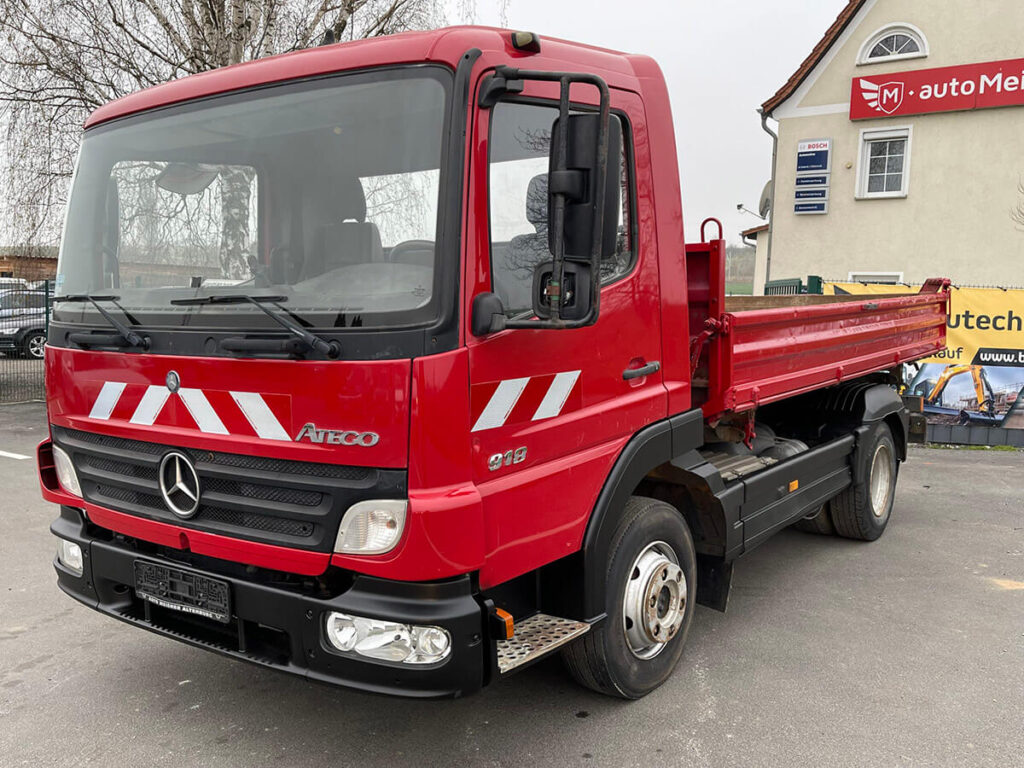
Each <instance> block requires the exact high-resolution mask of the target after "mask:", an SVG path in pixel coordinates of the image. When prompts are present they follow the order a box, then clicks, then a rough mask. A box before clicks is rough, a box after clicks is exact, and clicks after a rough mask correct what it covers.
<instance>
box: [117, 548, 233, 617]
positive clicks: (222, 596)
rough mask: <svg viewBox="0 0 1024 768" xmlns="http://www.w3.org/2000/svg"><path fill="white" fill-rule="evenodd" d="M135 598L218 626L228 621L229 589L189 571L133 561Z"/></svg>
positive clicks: (200, 574) (227, 586)
mask: <svg viewBox="0 0 1024 768" xmlns="http://www.w3.org/2000/svg"><path fill="white" fill-rule="evenodd" d="M135 594H136V595H137V596H138V597H139V599H141V600H145V601H146V602H149V603H152V604H153V605H158V606H160V607H161V608H168V609H170V610H172V611H178V612H180V613H187V614H191V615H193V616H201V617H203V618H207V619H213V620H214V621H217V622H220V623H221V624H228V623H230V621H231V585H230V584H229V583H228V582H227V581H225V580H224V579H218V578H215V577H213V576H207V575H206V574H205V573H201V572H199V571H194V570H192V569H190V568H182V567H180V566H177V565H165V564H163V563H155V562H153V561H152V560H136V561H135Z"/></svg>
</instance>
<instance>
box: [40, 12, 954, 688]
mask: <svg viewBox="0 0 1024 768" xmlns="http://www.w3.org/2000/svg"><path fill="white" fill-rule="evenodd" d="M701 241H702V242H699V243H694V244H691V245H690V246H689V247H688V246H687V245H686V244H685V242H684V239H683V221H682V210H681V204H680V193H679V176H678V167H677V163H676V148H675V142H674V132H673V124H672V117H671V112H670V108H669V101H668V94H667V91H666V88H665V83H664V80H663V78H662V75H661V72H660V71H659V69H658V67H657V65H656V64H655V63H654V61H653V60H651V59H650V58H647V57H644V56H634V55H626V54H621V53H617V52H613V51H607V50H602V49H597V48H593V47H589V46H585V45H579V44H575V43H569V42H563V41H557V40H548V39H544V40H540V39H538V38H537V37H536V36H533V35H528V34H522V33H511V32H508V31H504V30H496V29H483V28H454V29H446V30H438V31H432V32H422V33H410V34H404V35H397V36H394V37H387V38H376V39H373V40H366V41H359V42H353V43H345V44H337V45H328V46H323V47H319V48H315V49H310V50H305V51H299V52H295V53H291V54H287V55H284V56H277V57H273V58H270V59H266V60H262V61H257V62H253V63H249V64H243V65H240V66H235V67H228V68H226V69H222V70H216V71H212V72H208V73H204V74H201V75H196V76H192V77H187V78H184V79H182V80H178V81H175V82H171V83H167V84H165V85H161V86H158V87H155V88H151V89H148V90H146V91H142V92H140V93H136V94H133V95H131V96H128V97H126V98H123V99H120V100H118V101H116V102H113V103H112V104H109V105H107V106H104V107H102V108H100V109H98V110H97V111H96V112H95V113H94V114H93V115H92V116H91V117H90V119H89V121H88V123H87V125H86V130H85V136H84V140H83V145H82V152H81V156H80V160H79V164H78V168H77V170H76V174H75V179H74V182H73V189H72V194H71V198H70V203H69V208H68V215H67V223H66V228H65V234H64V239H63V243H62V248H61V255H60V265H59V269H58V277H57V301H56V308H55V311H54V316H53V321H52V323H51V325H50V332H49V345H48V347H47V351H46V380H47V411H48V417H49V421H50V430H51V436H50V439H48V440H47V441H44V442H43V443H42V444H41V445H40V447H39V470H40V479H41V485H42V491H43V495H44V497H45V498H46V499H48V500H50V501H52V502H54V503H57V504H59V505H60V516H59V518H58V519H57V520H56V521H55V522H54V524H53V526H52V530H53V532H54V533H55V534H56V536H57V537H58V539H59V549H58V556H57V559H56V561H55V567H56V570H57V574H58V581H59V584H60V587H61V588H62V589H63V590H64V591H65V592H67V593H68V594H69V595H71V596H72V597H74V598H75V599H77V600H79V601H81V602H83V603H85V604H87V605H89V606H90V607H92V608H95V609H97V610H99V611H101V612H104V613H106V614H108V615H110V616H113V617H114V618H117V619H120V620H122V621H125V622H128V623H130V624H134V625H136V626H139V627H142V628H145V629H148V630H150V631H153V632H157V633H160V634H163V635H165V636H168V637H173V638H175V639H178V640H182V641H184V642H187V643H190V644H192V645H196V646H199V647H204V648H207V649H210V650H214V651H217V652H219V653H223V654H226V655H229V656H233V657H236V658H241V659H246V660H249V661H253V662H256V663H260V664H263V665H267V666H270V667H273V668H277V669H281V670H284V671H288V672H292V673H295V674H300V675H304V676H307V677H309V678H312V679H316V680H320V681H325V682H330V683H336V684H342V685H348V686H352V687H357V688H361V689H365V690H373V691H380V692H388V693H396V694H401V695H409V696H450V695H460V694H466V693H471V692H473V691H475V690H478V689H479V688H481V687H482V686H483V685H486V684H488V683H489V682H492V681H494V680H496V679H498V678H499V677H500V676H501V675H502V674H507V673H509V672H511V671H513V670H514V669H517V668H520V667H521V666H523V665H524V664H526V663H529V662H531V661H533V660H534V659H536V658H540V657H541V656H543V655H546V654H547V653H550V652H553V651H555V650H557V649H559V648H562V649H563V650H564V651H565V654H566V658H567V662H568V666H569V668H570V671H572V672H573V674H574V675H575V676H576V677H577V679H579V680H580V681H581V682H583V683H584V684H587V685H590V686H591V687H593V688H595V689H597V690H601V691H603V692H606V693H611V694H613V695H619V696H624V697H629V698H633V697H638V696H642V695H644V694H645V693H647V692H648V691H650V690H653V688H655V687H657V685H659V684H660V683H661V682H663V681H664V680H665V679H666V678H667V676H668V674H669V673H670V672H671V671H672V669H673V668H674V666H675V665H676V663H677V662H678V659H679V658H680V655H681V653H682V649H683V645H684V643H685V635H686V630H687V628H688V626H689V623H690V621H691V619H692V616H693V610H694V606H695V604H696V603H697V602H698V601H699V602H703V603H706V604H709V605H713V606H715V607H718V608H720V609H723V610H724V608H725V602H726V599H727V595H728V586H729V579H730V576H731V568H732V562H733V561H734V560H735V559H736V557H738V556H739V555H741V554H742V553H743V552H745V551H749V549H750V548H752V547H753V546H755V545H756V544H757V543H760V541H763V540H764V539H765V538H767V536H769V535H771V533H774V532H775V531H777V530H779V529H781V528H782V527H785V526H787V525H790V524H792V523H794V522H797V521H803V524H804V525H805V526H806V525H813V526H816V527H818V528H834V529H836V530H837V531H838V532H839V533H841V534H843V535H848V536H854V537H857V538H876V537H877V536H878V535H880V534H881V532H882V530H883V529H884V527H885V524H886V523H887V522H888V518H889V515H890V510H891V507H892V496H893V492H894V487H895V480H896V473H897V470H898V465H899V462H900V461H901V460H902V459H904V458H905V455H906V454H905V449H906V441H907V418H908V417H907V414H906V412H905V410H904V408H903V405H902V403H901V401H900V398H899V397H898V396H897V395H896V394H895V392H894V390H893V389H892V387H891V386H889V380H888V379H887V378H886V376H885V374H881V373H879V372H881V371H885V370H888V369H892V368H895V367H897V366H898V365H899V364H901V363H903V362H906V361H910V360H914V359H917V358H920V357H923V356H926V355H929V354H932V353H933V352H934V351H935V350H936V349H938V348H941V347H942V346H943V345H944V338H945V336H944V334H945V325H944V317H945V309H946V293H945V292H944V285H943V283H942V282H941V281H940V282H936V283H931V284H930V285H929V286H927V287H926V289H925V291H924V292H923V293H922V294H920V295H915V296H897V297H892V298H889V297H886V298H878V297H874V298H871V299H870V300H867V299H859V298H858V297H846V298H848V299H850V300H848V301H840V300H838V299H835V300H833V299H832V297H804V298H802V299H801V300H798V301H796V302H795V303H788V304H787V303H783V304H781V305H780V304H778V303H774V304H773V303H772V302H771V301H766V300H763V299H762V300H761V304H756V301H755V302H754V303H752V302H750V301H748V302H747V304H746V305H736V304H733V305H730V303H729V302H728V301H727V300H726V299H725V296H724V243H723V241H722V240H721V235H720V233H719V235H718V238H717V239H707V240H706V239H705V238H704V237H703V236H702V237H701ZM741 304H742V303H741ZM819 509H822V510H823V511H822V512H820V513H819V511H818V510H819Z"/></svg>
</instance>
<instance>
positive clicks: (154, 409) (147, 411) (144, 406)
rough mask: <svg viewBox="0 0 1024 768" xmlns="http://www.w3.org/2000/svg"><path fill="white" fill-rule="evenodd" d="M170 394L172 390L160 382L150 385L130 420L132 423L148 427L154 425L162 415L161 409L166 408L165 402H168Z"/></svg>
mask: <svg viewBox="0 0 1024 768" xmlns="http://www.w3.org/2000/svg"><path fill="white" fill-rule="evenodd" d="M170 396H171V391H170V390H169V389H167V387H165V386H162V385H160V384H152V385H150V386H149V388H148V389H146V394H144V395H143V396H142V400H140V401H139V406H138V407H137V408H136V409H135V413H133V414H132V417H131V419H129V421H130V422H131V423H132V424H142V425H144V426H147V427H151V426H153V422H154V421H156V417H157V416H159V415H160V411H162V410H163V408H164V403H166V402H167V398H168V397H170Z"/></svg>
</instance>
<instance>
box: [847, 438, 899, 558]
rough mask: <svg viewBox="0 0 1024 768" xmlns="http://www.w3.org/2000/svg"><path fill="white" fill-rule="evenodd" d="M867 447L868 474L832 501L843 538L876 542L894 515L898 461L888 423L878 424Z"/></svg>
mask: <svg viewBox="0 0 1024 768" xmlns="http://www.w3.org/2000/svg"><path fill="white" fill-rule="evenodd" d="M865 445H866V449H867V450H866V452H865V454H864V455H865V456H866V457H867V465H866V471H865V472H864V473H863V476H862V477H861V478H860V479H858V480H856V481H855V482H854V484H853V485H851V486H850V487H849V488H847V489H846V490H845V491H843V492H842V493H841V494H839V495H838V496H836V497H835V498H834V499H833V500H832V501H831V507H832V510H831V511H832V523H833V525H835V528H836V533H838V534H839V535H840V536H845V537H846V538H848V539H860V540H861V541H874V540H875V539H877V538H878V537H879V536H881V535H882V533H883V532H884V531H885V526H886V525H887V524H888V523H889V518H890V517H891V516H892V503H893V498H894V497H895V495H896V478H897V476H898V475H899V462H898V461H897V460H896V444H895V443H894V442H893V439H892V430H891V429H889V425H888V424H885V423H884V422H879V423H878V424H876V425H875V428H874V430H873V431H872V432H871V433H870V435H869V437H868V439H867V441H866V442H865Z"/></svg>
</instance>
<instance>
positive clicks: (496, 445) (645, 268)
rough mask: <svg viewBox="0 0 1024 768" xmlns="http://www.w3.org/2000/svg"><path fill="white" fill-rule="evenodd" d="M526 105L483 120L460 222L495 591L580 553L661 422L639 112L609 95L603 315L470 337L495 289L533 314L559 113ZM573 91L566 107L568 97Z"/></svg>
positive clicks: (625, 96) (479, 473)
mask: <svg viewBox="0 0 1024 768" xmlns="http://www.w3.org/2000/svg"><path fill="white" fill-rule="evenodd" d="M530 85H531V84H527V89H526V91H524V93H523V94H519V95H517V96H515V97H514V98H509V99H505V100H503V101H500V102H499V103H497V104H496V105H495V106H494V107H493V108H492V109H490V110H484V111H481V112H480V113H479V114H478V118H477V120H476V125H475V129H474V131H475V133H474V139H473V151H472V157H473V162H472V165H471V180H470V196H469V200H470V201H473V205H471V207H470V215H469V216H468V218H467V226H468V227H469V229H470V232H469V235H470V236H469V239H468V242H469V246H468V251H467V271H466V285H467V303H466V306H467V313H466V316H465V321H466V328H467V331H466V339H467V346H468V349H469V359H470V382H469V384H470V401H471V414H470V423H471V430H472V431H471V441H472V452H473V454H472V456H473V458H472V461H473V477H474V481H475V482H476V484H477V485H478V487H479V489H480V492H481V495H482V497H483V509H484V518H485V525H486V531H487V538H488V541H487V552H488V558H487V563H486V566H485V568H484V569H483V571H482V572H481V584H482V585H483V586H485V587H486V586H487V585H488V584H494V583H501V582H503V581H505V580H506V579H508V578H511V577H513V576H516V575H518V574H520V573H524V572H527V571H529V570H532V569H534V568H536V567H539V566H540V565H543V564H545V563H547V562H551V561H553V560H555V559H558V558H560V557H563V556H565V555H568V554H571V553H572V552H574V551H576V550H577V549H579V547H580V545H581V542H582V536H583V533H584V531H585V528H586V522H587V520H588V518H589V515H590V512H591V510H592V509H593V506H594V503H595V502H596V499H597V496H598V493H599V492H600V490H601V487H602V485H603V484H604V481H605V479H606V478H607V476H608V473H609V471H610V469H611V467H612V464H613V463H614V461H615V459H616V457H617V455H618V454H619V452H620V451H621V449H622V447H623V446H624V445H625V443H626V442H627V441H628V440H629V438H630V437H631V436H632V435H633V434H634V433H636V432H637V431H638V430H640V429H642V428H643V427H644V426H646V425H648V424H650V423H651V422H654V421H657V420H659V419H662V418H665V416H666V415H667V396H666V390H665V388H664V386H663V383H662V376H661V371H660V360H661V325H660V323H661V317H660V311H659V293H658V268H657V254H656V253H655V241H654V234H653V227H654V222H653V219H652V217H651V216H650V215H646V216H642V217H641V216H640V215H638V211H637V206H636V199H637V195H636V190H637V188H638V187H639V188H642V189H647V190H649V189H650V179H649V177H648V173H647V171H646V170H645V169H646V168H648V166H649V164H647V163H639V164H638V163H637V162H636V158H637V157H638V156H640V157H646V152H647V146H646V141H645V139H644V136H645V132H644V121H643V111H642V106H641V103H640V100H639V99H638V98H637V97H636V95H635V94H632V93H629V92H624V91H618V90H615V89H612V91H611V93H612V96H611V107H612V110H613V118H612V119H617V120H619V121H620V122H621V125H622V129H623V131H622V133H623V145H624V149H623V159H622V160H623V162H622V167H623V174H622V206H621V208H622V211H621V215H620V222H619V228H618V238H617V247H616V253H615V256H614V258H613V259H609V260H608V261H607V262H606V263H605V264H604V265H603V268H602V270H601V279H602V289H601V301H600V316H599V318H598V320H597V322H596V324H594V325H592V326H590V327H586V328H579V329H574V330H539V329H513V330H505V331H501V332H499V333H495V334H491V335H487V336H484V337H476V336H473V334H472V332H471V331H470V330H469V328H470V324H469V318H470V312H471V307H472V299H473V297H474V296H475V295H476V294H479V293H482V292H486V291H493V292H494V293H496V294H497V295H498V296H499V297H500V298H501V299H502V302H503V305H504V309H505V314H506V315H507V316H508V317H510V318H511V317H526V318H528V317H531V316H532V312H531V311H530V307H531V301H530V296H531V286H532V281H533V268H534V266H536V265H537V264H538V263H540V262H542V261H545V260H550V258H551V255H550V253H549V251H548V249H547V210H546V208H547V186H546V180H547V170H548V152H549V146H550V138H551V133H552V125H553V123H554V121H555V119H556V118H557V116H558V103H557V101H554V100H545V99H543V98H536V97H534V96H533V94H532V93H531V87H530ZM575 96H576V94H575V92H574V100H575Z"/></svg>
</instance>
